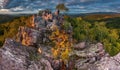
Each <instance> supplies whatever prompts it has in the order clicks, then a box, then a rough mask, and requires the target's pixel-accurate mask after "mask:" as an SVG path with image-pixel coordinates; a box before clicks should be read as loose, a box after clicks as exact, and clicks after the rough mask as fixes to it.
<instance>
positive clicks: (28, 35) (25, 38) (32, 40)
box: [16, 26, 41, 46]
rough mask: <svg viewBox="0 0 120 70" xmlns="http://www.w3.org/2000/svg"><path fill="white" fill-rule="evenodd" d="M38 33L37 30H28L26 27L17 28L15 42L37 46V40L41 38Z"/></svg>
mask: <svg viewBox="0 0 120 70" xmlns="http://www.w3.org/2000/svg"><path fill="white" fill-rule="evenodd" d="M40 35H41V34H40V32H39V31H38V30H35V29H32V28H28V27H22V26H21V27H19V29H18V33H17V39H16V40H17V41H18V42H21V43H22V44H23V45H26V46H30V45H34V44H37V42H39V41H38V40H39V39H40V38H41V36H40Z"/></svg>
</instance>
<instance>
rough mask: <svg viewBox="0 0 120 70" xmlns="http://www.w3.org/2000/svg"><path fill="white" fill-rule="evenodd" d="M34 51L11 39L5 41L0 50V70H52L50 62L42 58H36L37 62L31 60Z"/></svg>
mask: <svg viewBox="0 0 120 70" xmlns="http://www.w3.org/2000/svg"><path fill="white" fill-rule="evenodd" d="M36 50H37V49H35V48H33V47H26V46H23V45H21V44H19V43H17V42H15V41H14V40H12V39H6V41H5V44H4V45H3V47H2V48H1V49H0V70H53V69H52V67H51V64H50V62H49V61H48V60H46V59H45V58H43V57H41V58H38V59H37V61H36V60H35V59H34V60H33V59H32V60H31V57H32V56H33V55H35V54H36V53H37V52H36ZM30 53H33V55H31V54H30ZM35 58H37V56H35Z"/></svg>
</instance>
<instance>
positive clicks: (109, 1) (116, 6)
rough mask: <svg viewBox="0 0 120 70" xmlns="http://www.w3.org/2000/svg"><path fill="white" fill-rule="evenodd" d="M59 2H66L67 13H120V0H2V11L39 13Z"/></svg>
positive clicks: (53, 7)
mask: <svg viewBox="0 0 120 70" xmlns="http://www.w3.org/2000/svg"><path fill="white" fill-rule="evenodd" d="M4 1H9V2H7V3H4ZM59 3H64V4H65V5H66V7H68V8H69V11H68V12H67V13H71V14H79V13H92V12H117V13H120V0H0V13H37V12H38V11H39V10H42V9H51V10H55V6H56V5H57V4H59Z"/></svg>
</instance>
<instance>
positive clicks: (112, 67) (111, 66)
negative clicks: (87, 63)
mask: <svg viewBox="0 0 120 70" xmlns="http://www.w3.org/2000/svg"><path fill="white" fill-rule="evenodd" d="M119 60H120V53H119V54H117V55H116V56H114V57H103V58H102V59H101V60H100V61H99V63H98V64H96V65H97V68H98V70H120V61H119Z"/></svg>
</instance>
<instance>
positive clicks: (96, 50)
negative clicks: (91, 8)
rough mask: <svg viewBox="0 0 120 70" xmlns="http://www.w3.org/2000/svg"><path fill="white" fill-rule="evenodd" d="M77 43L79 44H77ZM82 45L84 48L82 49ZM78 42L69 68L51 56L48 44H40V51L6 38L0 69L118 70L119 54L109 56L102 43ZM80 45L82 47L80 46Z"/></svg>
mask: <svg viewBox="0 0 120 70" xmlns="http://www.w3.org/2000/svg"><path fill="white" fill-rule="evenodd" d="M78 45H79V46H78ZM83 46H84V49H83ZM85 46H86V45H85V43H84V42H82V43H79V44H77V45H76V46H75V48H76V47H77V48H79V49H76V50H74V51H73V52H72V53H71V54H70V55H71V56H70V58H71V61H69V65H73V66H74V67H72V66H71V67H69V66H68V67H69V69H65V68H62V62H61V60H55V59H53V58H52V57H51V53H50V48H51V47H50V46H41V50H42V52H41V53H39V52H38V51H37V49H36V48H34V47H28V46H23V45H22V44H20V43H19V42H16V41H15V40H13V39H6V41H5V43H4V45H3V47H2V48H1V49H0V70H75V69H76V70H119V69H120V54H117V55H116V56H114V57H110V56H109V55H108V54H106V53H105V52H104V49H102V44H101V43H97V44H91V45H90V46H88V45H87V46H86V47H85ZM81 47H82V48H81Z"/></svg>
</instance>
